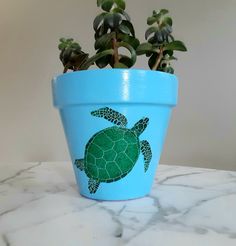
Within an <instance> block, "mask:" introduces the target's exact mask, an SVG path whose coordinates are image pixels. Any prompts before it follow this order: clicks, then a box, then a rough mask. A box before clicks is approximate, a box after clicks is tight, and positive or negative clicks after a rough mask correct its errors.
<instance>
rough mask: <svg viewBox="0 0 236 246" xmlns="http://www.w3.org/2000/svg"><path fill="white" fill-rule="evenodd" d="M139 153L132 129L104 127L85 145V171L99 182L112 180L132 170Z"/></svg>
mask: <svg viewBox="0 0 236 246" xmlns="http://www.w3.org/2000/svg"><path fill="white" fill-rule="evenodd" d="M139 153H140V144H139V139H138V137H137V136H136V134H135V133H134V132H133V131H132V130H130V129H126V128H119V127H116V126H114V127H109V128H106V129H104V130H102V131H100V132H98V133H96V134H95V135H94V136H92V137H91V139H90V140H89V142H88V143H87V145H86V148H85V158H84V160H85V162H84V164H85V166H84V168H85V172H86V174H87V176H88V177H89V178H92V179H94V180H97V181H99V182H106V183H110V182H114V181H116V180H119V179H121V178H123V177H124V176H126V175H127V174H128V173H129V172H130V171H131V170H132V168H133V166H134V165H135V163H136V161H137V159H138V156H139Z"/></svg>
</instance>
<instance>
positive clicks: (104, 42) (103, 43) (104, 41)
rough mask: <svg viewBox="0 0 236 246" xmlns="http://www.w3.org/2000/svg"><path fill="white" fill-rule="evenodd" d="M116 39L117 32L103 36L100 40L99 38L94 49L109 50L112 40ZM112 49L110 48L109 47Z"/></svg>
mask: <svg viewBox="0 0 236 246" xmlns="http://www.w3.org/2000/svg"><path fill="white" fill-rule="evenodd" d="M113 37H115V32H111V33H107V34H104V35H102V36H101V37H100V38H98V39H97V40H96V42H95V44H94V48H95V49H96V50H97V49H104V48H106V49H107V48H108V46H109V43H110V42H111V39H112V38H113ZM109 48H110V47H109Z"/></svg>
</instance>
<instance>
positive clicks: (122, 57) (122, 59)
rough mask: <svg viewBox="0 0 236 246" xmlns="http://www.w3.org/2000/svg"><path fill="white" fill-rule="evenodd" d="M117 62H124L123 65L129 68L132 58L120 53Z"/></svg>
mask: <svg viewBox="0 0 236 246" xmlns="http://www.w3.org/2000/svg"><path fill="white" fill-rule="evenodd" d="M119 62H121V63H122V64H125V66H126V67H128V68H131V67H132V66H133V62H132V60H131V59H130V58H129V57H128V56H125V55H121V58H120V60H119Z"/></svg>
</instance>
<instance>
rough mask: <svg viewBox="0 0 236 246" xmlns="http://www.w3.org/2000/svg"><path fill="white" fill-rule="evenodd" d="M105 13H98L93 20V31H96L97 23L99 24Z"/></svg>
mask: <svg viewBox="0 0 236 246" xmlns="http://www.w3.org/2000/svg"><path fill="white" fill-rule="evenodd" d="M106 15H107V13H101V14H100V15H98V16H97V17H96V18H95V19H94V21H93V29H94V31H97V29H98V27H99V25H100V24H101V22H102V21H103V20H104V17H105V16H106Z"/></svg>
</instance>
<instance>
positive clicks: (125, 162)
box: [52, 69, 178, 200]
mask: <svg viewBox="0 0 236 246" xmlns="http://www.w3.org/2000/svg"><path fill="white" fill-rule="evenodd" d="M52 86H53V100H54V106H55V107H57V108H58V109H59V111H60V116H61V119H62V123H63V126H64V131H65V135H66V139H67V143H68V146H69V151H70V155H71V160H72V163H73V168H74V172H75V176H76V180H77V184H78V187H79V191H80V194H81V195H82V196H85V197H88V198H91V199H98V200H127V199H134V198H139V197H143V196H145V195H147V194H149V192H150V190H151V187H152V183H153V180H154V177H155V173H156V169H157V165H158V162H159V159H160V155H161V151H162V147H163V142H164V139H165V135H166V131H167V128H168V123H169V120H170V116H171V110H172V108H173V107H174V106H175V105H176V103H177V94H178V81H177V78H176V76H175V75H171V74H167V73H163V72H158V71H145V70H133V69H103V70H87V71H79V72H71V73H66V74H63V75H59V76H58V77H55V78H54V79H53V82H52Z"/></svg>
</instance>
